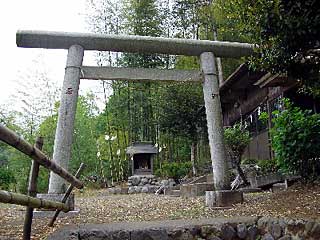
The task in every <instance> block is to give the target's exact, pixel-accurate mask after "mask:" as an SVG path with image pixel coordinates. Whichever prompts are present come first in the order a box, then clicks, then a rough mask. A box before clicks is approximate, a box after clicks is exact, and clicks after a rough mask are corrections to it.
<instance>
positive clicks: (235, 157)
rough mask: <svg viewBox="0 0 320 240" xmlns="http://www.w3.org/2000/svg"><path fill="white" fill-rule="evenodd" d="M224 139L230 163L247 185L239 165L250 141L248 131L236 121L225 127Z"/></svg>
mask: <svg viewBox="0 0 320 240" xmlns="http://www.w3.org/2000/svg"><path fill="white" fill-rule="evenodd" d="M224 140H225V144H226V148H227V152H228V154H229V156H230V158H231V161H232V163H233V164H234V165H235V166H236V169H237V171H238V174H239V175H240V177H241V178H242V180H243V182H244V184H245V185H249V182H248V180H247V178H246V176H245V174H244V172H243V170H242V168H241V166H240V165H241V156H242V154H243V152H244V150H245V148H246V147H247V146H248V144H249V142H250V134H249V131H248V130H246V129H245V128H244V126H243V125H242V124H240V123H237V124H235V125H233V126H232V127H228V128H225V130H224Z"/></svg>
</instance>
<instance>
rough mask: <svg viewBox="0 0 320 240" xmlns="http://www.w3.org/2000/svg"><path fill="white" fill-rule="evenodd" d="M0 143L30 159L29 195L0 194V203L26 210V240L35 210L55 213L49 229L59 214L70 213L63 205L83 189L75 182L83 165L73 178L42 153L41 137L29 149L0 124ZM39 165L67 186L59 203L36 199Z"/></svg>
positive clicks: (22, 141)
mask: <svg viewBox="0 0 320 240" xmlns="http://www.w3.org/2000/svg"><path fill="white" fill-rule="evenodd" d="M0 140H1V141H3V142H5V143H7V144H8V145H10V146H12V147H14V148H15V149H17V150H19V151H20V152H22V153H24V154H25V155H27V156H29V157H30V158H31V159H32V165H31V170H30V176H29V186H28V195H24V194H17V193H13V192H8V191H3V190H0V202H2V203H8V204H18V205H22V206H27V208H26V215H25V221H24V228H23V239H24V240H29V239H30V237H31V226H32V218H33V209H34V208H42V209H48V210H55V214H54V216H53V217H52V219H51V221H50V223H49V226H53V224H54V221H55V220H56V218H57V217H58V215H59V213H60V212H61V211H64V212H68V211H70V208H69V205H68V204H66V201H67V200H68V197H69V196H70V194H71V192H72V190H73V188H74V187H77V188H79V189H80V188H83V183H82V182H81V181H80V180H79V179H78V177H79V176H80V174H81V171H82V170H83V168H84V164H83V163H82V164H81V165H80V167H79V169H78V171H77V173H76V174H75V176H73V175H71V174H70V173H69V172H68V171H67V170H66V169H64V168H62V167H61V166H59V165H58V164H56V163H55V162H53V161H51V160H50V159H49V158H48V157H47V156H46V155H45V154H44V153H43V152H42V151H41V149H42V145H43V139H42V138H41V137H39V138H37V140H36V143H35V146H32V145H31V144H30V143H28V142H27V141H25V140H24V139H22V138H21V137H19V136H18V135H17V134H16V133H15V132H13V131H11V130H10V129H9V128H7V127H5V126H3V125H2V124H0ZM40 165H42V166H43V167H45V168H47V169H49V170H51V171H52V172H54V173H56V174H57V175H59V176H60V177H62V178H63V179H65V180H66V181H67V182H69V183H70V186H69V187H68V189H67V191H66V193H65V194H64V196H63V198H62V199H61V202H58V201H50V200H45V199H41V198H37V197H36V194H37V178H38V173H39V166H40Z"/></svg>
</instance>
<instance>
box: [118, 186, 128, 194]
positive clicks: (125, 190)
mask: <svg viewBox="0 0 320 240" xmlns="http://www.w3.org/2000/svg"><path fill="white" fill-rule="evenodd" d="M128 190H129V188H128V187H121V192H120V193H121V194H127V193H128Z"/></svg>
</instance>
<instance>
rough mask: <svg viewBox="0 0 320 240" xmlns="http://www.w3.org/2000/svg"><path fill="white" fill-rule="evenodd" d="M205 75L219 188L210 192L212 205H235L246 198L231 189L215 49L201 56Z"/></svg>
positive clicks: (215, 180)
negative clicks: (213, 51)
mask: <svg viewBox="0 0 320 240" xmlns="http://www.w3.org/2000/svg"><path fill="white" fill-rule="evenodd" d="M200 62H201V68H202V72H203V74H204V81H203V96H204V102H205V108H206V117H207V125H208V137H209V145H210V155H211V162H212V171H213V182H214V187H215V191H207V192H206V205H207V206H209V207H224V206H231V205H232V204H234V203H239V202H242V201H243V194H242V192H238V191H231V190H230V177H229V171H228V170H229V169H228V162H227V156H226V149H225V144H224V130H223V117H222V109H221V102H220V94H219V80H218V74H217V70H216V65H215V57H214V54H213V53H212V52H204V53H202V54H201V55H200Z"/></svg>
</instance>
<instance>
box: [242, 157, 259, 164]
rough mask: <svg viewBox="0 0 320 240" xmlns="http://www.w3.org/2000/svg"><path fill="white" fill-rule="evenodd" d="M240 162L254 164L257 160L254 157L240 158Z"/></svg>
mask: <svg viewBox="0 0 320 240" xmlns="http://www.w3.org/2000/svg"><path fill="white" fill-rule="evenodd" d="M241 164H243V165H256V164H258V160H257V159H255V158H245V159H242V161H241Z"/></svg>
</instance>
